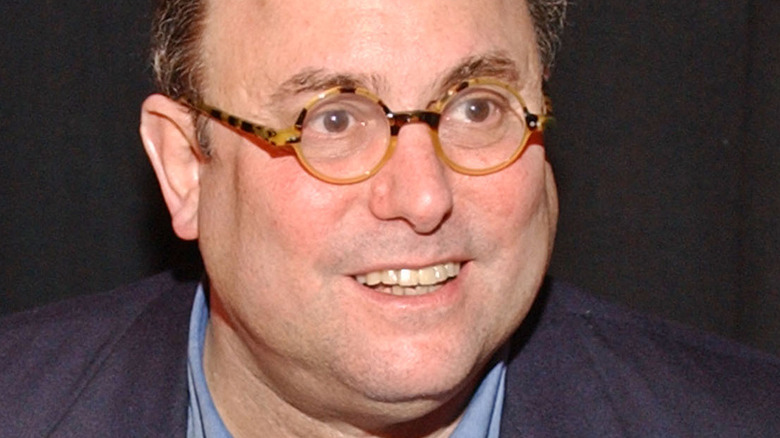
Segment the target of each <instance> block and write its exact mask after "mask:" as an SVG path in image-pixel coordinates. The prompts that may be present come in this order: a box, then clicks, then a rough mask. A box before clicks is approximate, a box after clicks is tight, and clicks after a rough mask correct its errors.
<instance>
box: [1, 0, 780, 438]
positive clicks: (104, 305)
mask: <svg viewBox="0 0 780 438" xmlns="http://www.w3.org/2000/svg"><path fill="white" fill-rule="evenodd" d="M563 7H564V6H563V4H562V3H561V2H543V1H533V2H530V3H529V4H526V3H524V2H522V1H498V0H496V1H486V2H479V3H477V2H469V1H466V0H453V1H448V2H432V1H406V0H404V1H399V2H388V1H373V0H369V1H366V0H360V1H358V0H346V1H343V2H338V3H332V2H323V1H300V0H292V1H285V2H257V1H254V0H225V1H221V2H213V1H212V2H204V3H203V4H198V3H194V2H193V3H192V4H191V2H186V1H168V2H163V4H162V5H161V7H160V11H159V15H158V17H157V27H156V30H157V32H158V35H157V40H156V41H157V42H156V46H155V52H154V55H155V69H156V72H157V75H158V82H159V83H160V88H161V91H163V93H164V94H157V95H153V96H150V97H149V98H148V99H147V100H146V101H145V102H144V104H143V108H142V116H141V135H142V138H143V143H144V146H145V148H146V151H147V153H148V155H149V157H150V160H151V162H152V165H153V167H154V170H155V172H156V174H157V177H158V179H159V182H160V186H161V189H162V192H163V195H164V197H165V201H166V203H167V205H168V208H169V210H170V213H171V217H172V221H173V227H174V230H175V231H176V233H177V234H178V235H179V236H180V237H181V238H183V239H198V242H199V245H200V249H201V253H202V255H203V261H204V266H205V269H206V273H205V274H206V275H205V276H204V280H203V281H202V282H201V283H200V284H199V285H192V284H181V283H178V282H176V281H175V280H174V279H172V278H171V277H170V276H169V275H164V276H161V277H157V278H154V279H151V280H148V281H146V282H144V283H140V284H138V285H135V286H131V287H130V288H127V289H125V290H121V291H118V292H115V293H113V294H110V295H106V296H103V297H100V298H97V299H81V300H80V301H76V302H71V303H65V304H61V305H58V306H54V307H49V308H47V309H43V310H39V311H35V312H32V313H29V314H23V315H19V316H16V317H12V318H10V319H7V320H5V321H4V322H3V323H2V324H3V325H2V333H3V334H4V339H5V340H4V341H3V344H2V346H1V348H2V349H1V350H0V351H2V352H3V366H4V368H5V370H6V371H5V372H4V377H2V380H0V382H2V388H3V389H4V391H3V392H4V394H6V396H5V399H6V400H7V401H5V402H4V403H3V408H4V409H3V410H2V412H3V413H2V414H0V425H1V426H2V429H0V430H3V431H4V432H5V433H8V434H10V435H12V436H17V435H30V436H41V435H45V436H49V435H52V436H103V435H107V436H192V437H198V436H206V437H212V436H230V435H233V436H236V437H245V436H246V437H251V436H272V437H276V436H301V437H331V436H377V437H379V436H381V437H439V436H456V437H477V436H479V437H498V436H503V437H512V436H546V435H563V436H572V435H574V436H579V435H585V436H609V435H630V436H636V435H647V436H689V435H713V434H714V435H718V434H720V435H725V436H740V435H742V436H754V435H765V436H771V435H772V434H773V433H777V432H780V428H779V427H780V420H778V419H777V414H776V412H777V407H778V406H779V405H780V403H779V402H780V395H778V394H780V393H779V392H778V391H777V389H778V388H777V386H778V383H777V382H778V381H780V362H778V360H777V359H774V358H771V357H766V356H762V355H760V354H758V353H754V352H750V351H746V350H743V349H741V348H739V347H735V346H733V345H730V344H728V343H725V342H722V341H719V340H716V339H712V338H709V337H705V336H701V335H698V334H693V333H690V332H687V331H684V330H681V329H677V328H674V327H671V326H669V325H666V324H663V323H658V322H653V321H649V320H647V319H644V318H641V317H638V316H635V315H628V314H626V313H624V312H622V311H620V310H619V309H615V308H612V307H611V306H608V305H605V304H603V303H600V302H598V301H596V300H594V299H592V298H590V297H587V296H585V295H582V294H580V293H578V292H576V291H573V290H571V289H570V288H568V287H566V286H562V285H560V284H554V283H548V284H545V285H543V283H544V273H545V269H546V267H547V263H548V261H549V258H550V254H551V250H552V242H553V239H554V234H555V224H556V220H557V215H558V211H557V199H556V190H555V184H554V180H553V175H552V170H551V168H550V165H549V164H548V163H547V161H546V159H545V151H544V147H543V144H542V141H541V132H542V130H543V127H544V125H545V122H546V120H548V116H549V114H548V113H549V110H550V108H549V105H548V104H547V103H546V102H545V98H544V95H543V93H542V83H543V79H544V78H545V76H546V74H547V72H548V69H549V66H550V62H551V59H552V52H551V49H552V47H554V41H555V36H554V35H551V34H550V33H549V31H550V29H554V27H555V26H554V23H556V22H559V21H560V19H561V18H560V15H561V13H562V10H563V9H562V8H563ZM545 20H549V21H545ZM540 289H541V290H543V293H542V295H541V296H539V297H537V295H538V294H539V291H540ZM193 296H194V301H193ZM532 307H533V309H532ZM74 340H78V342H79V343H83V344H82V345H73V344H74Z"/></svg>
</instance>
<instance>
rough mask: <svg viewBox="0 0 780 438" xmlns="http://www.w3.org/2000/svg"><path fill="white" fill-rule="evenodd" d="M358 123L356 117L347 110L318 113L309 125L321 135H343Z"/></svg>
mask: <svg viewBox="0 0 780 438" xmlns="http://www.w3.org/2000/svg"><path fill="white" fill-rule="evenodd" d="M355 123H357V121H356V120H355V117H354V116H353V115H352V114H350V113H349V111H347V110H346V109H329V110H322V111H318V112H317V114H315V115H314V117H313V118H311V119H310V121H309V122H308V123H307V126H308V127H309V128H310V129H314V130H316V131H317V132H319V133H321V134H326V135H327V134H341V133H343V132H345V131H347V130H348V129H349V128H350V127H351V126H352V125H354V124H355Z"/></svg>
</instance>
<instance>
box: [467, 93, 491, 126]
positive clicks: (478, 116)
mask: <svg viewBox="0 0 780 438" xmlns="http://www.w3.org/2000/svg"><path fill="white" fill-rule="evenodd" d="M462 105H463V115H464V116H465V118H466V119H467V120H469V121H470V122H476V123H479V122H484V121H485V120H487V118H488V117H490V115H491V114H492V113H493V112H494V111H495V105H493V103H492V102H490V101H489V100H486V99H469V100H468V101H466V102H464V103H463V104H462Z"/></svg>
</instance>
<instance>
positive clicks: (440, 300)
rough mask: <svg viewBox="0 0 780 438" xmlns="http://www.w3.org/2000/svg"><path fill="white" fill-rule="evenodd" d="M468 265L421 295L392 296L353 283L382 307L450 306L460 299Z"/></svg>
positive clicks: (462, 266)
mask: <svg viewBox="0 0 780 438" xmlns="http://www.w3.org/2000/svg"><path fill="white" fill-rule="evenodd" d="M469 267H470V264H469V263H464V264H462V265H461V267H460V273H459V274H458V275H457V276H456V277H454V278H451V279H450V280H449V281H447V282H445V283H443V284H442V285H441V287H439V288H438V289H436V290H434V291H433V292H429V293H426V294H422V295H392V294H388V293H384V292H377V291H376V290H375V289H374V288H371V287H368V286H365V285H362V284H360V283H357V282H355V284H357V285H358V286H359V287H360V289H361V292H363V293H362V294H361V295H363V296H364V297H365V298H367V299H369V300H370V301H372V302H375V303H377V304H379V305H382V306H396V307H401V308H404V309H410V308H418V307H419V308H424V307H443V306H448V305H452V304H453V303H454V302H457V301H458V300H459V299H460V296H461V293H460V290H461V284H462V282H463V281H464V279H465V278H466V277H467V276H468V271H469Z"/></svg>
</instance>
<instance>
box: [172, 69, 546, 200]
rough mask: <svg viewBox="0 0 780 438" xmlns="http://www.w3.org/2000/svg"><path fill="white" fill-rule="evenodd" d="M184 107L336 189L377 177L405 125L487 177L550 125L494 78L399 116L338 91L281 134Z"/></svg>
mask: <svg viewBox="0 0 780 438" xmlns="http://www.w3.org/2000/svg"><path fill="white" fill-rule="evenodd" d="M183 103H184V104H185V105H187V106H189V107H191V108H193V109H194V110H197V111H199V112H201V113H203V114H205V115H206V116H209V117H211V118H214V119H216V120H217V121H220V122H222V123H224V124H225V125H227V126H229V127H232V128H234V129H237V130H239V131H241V132H243V133H246V134H249V135H250V136H253V137H256V138H258V139H260V140H262V141H264V142H266V143H268V144H270V145H272V146H274V147H279V148H292V149H293V150H294V152H295V154H296V156H297V158H298V161H299V162H300V164H301V165H302V166H303V167H304V168H305V169H306V170H307V171H308V172H309V173H311V174H312V175H313V176H315V177H317V178H319V179H321V180H323V181H326V182H329V183H333V184H352V183H357V182H360V181H363V180H366V179H368V178H370V177H371V176H372V175H374V174H376V173H377V172H379V170H380V169H381V168H382V166H383V165H384V164H385V163H386V162H387V161H388V160H389V159H390V157H391V156H392V155H393V152H394V150H395V147H396V143H397V136H398V133H399V132H400V130H401V128H402V127H403V126H404V125H406V124H410V123H425V124H426V125H428V127H429V128H430V130H429V132H430V136H431V139H432V143H433V146H434V149H435V152H436V155H437V156H438V157H439V159H441V160H442V161H443V162H444V163H446V164H447V165H448V166H449V167H451V168H452V169H453V170H455V171H457V172H460V173H463V174H466V175H487V174H490V173H494V172H497V171H499V170H501V169H504V168H505V167H507V166H509V165H510V164H512V163H513V162H514V161H515V160H516V159H517V158H518V157H519V156H520V154H521V153H522V152H523V150H524V149H525V147H526V144H527V143H528V141H529V139H530V138H531V137H532V134H534V133H539V134H541V132H542V131H543V129H544V126H545V125H546V124H547V123H548V122H550V121H552V117H551V116H550V115H549V99H547V98H545V102H544V106H545V108H543V112H542V114H534V113H531V112H530V111H528V108H527V107H526V105H525V103H524V101H523V99H522V98H521V97H520V94H519V93H518V92H517V91H516V90H515V89H514V88H512V87H511V86H510V85H508V84H506V83H504V82H501V81H498V80H495V79H492V78H474V79H469V80H466V81H463V82H461V83H459V84H457V85H455V86H453V87H451V88H450V89H449V90H447V92H446V93H445V95H444V96H443V97H442V98H441V99H439V100H437V101H434V102H431V104H429V105H428V109H427V110H418V111H410V112H399V113H396V112H393V111H391V110H390V109H389V108H388V107H387V106H386V105H385V104H384V103H383V102H382V101H381V100H380V99H379V98H378V97H376V96H375V95H374V94H372V93H371V92H370V91H368V90H366V89H364V88H353V87H334V88H331V89H329V90H327V91H324V92H322V93H320V94H318V95H317V96H316V97H314V98H313V99H311V100H310V101H309V102H308V103H307V104H306V105H305V106H304V107H303V109H302V110H301V111H300V113H299V114H298V117H297V119H296V121H295V123H294V124H293V125H292V126H290V127H288V128H285V129H282V130H275V129H271V128H268V127H266V126H263V125H260V124H257V123H254V122H250V121H248V120H245V119H242V118H240V117H237V116H234V115H232V114H230V113H227V112H225V111H223V110H221V109H218V108H215V107H213V106H211V105H208V104H206V103H203V102H190V101H183ZM474 117H476V119H475V118H474ZM315 125H318V126H317V127H315ZM442 127H443V129H442ZM342 128H343V129H342ZM331 129H335V130H331ZM326 131H327V132H326ZM442 137H443V138H444V141H443V143H444V147H443V146H442Z"/></svg>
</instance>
